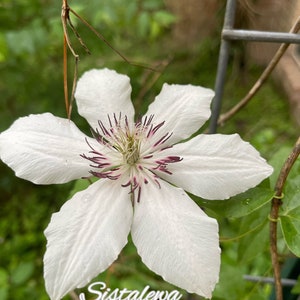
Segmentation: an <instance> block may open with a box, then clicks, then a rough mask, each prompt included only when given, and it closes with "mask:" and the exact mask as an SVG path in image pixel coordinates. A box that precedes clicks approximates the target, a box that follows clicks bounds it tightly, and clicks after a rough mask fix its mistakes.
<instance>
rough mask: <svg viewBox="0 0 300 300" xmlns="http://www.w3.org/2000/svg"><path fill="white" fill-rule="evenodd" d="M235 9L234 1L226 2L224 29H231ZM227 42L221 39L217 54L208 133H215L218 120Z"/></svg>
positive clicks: (226, 57)
mask: <svg viewBox="0 0 300 300" xmlns="http://www.w3.org/2000/svg"><path fill="white" fill-rule="evenodd" d="M235 9H236V0H228V1H227V4H226V11H225V19H224V28H226V29H229V30H230V29H232V28H233V25H234V17H235ZM229 43H230V42H229V41H227V40H225V39H222V40H221V48H220V53H219V61H218V69H217V76H216V82H215V93H216V94H215V97H214V99H213V103H212V114H211V118H210V124H209V133H215V132H216V131H217V126H218V118H219V115H220V111H221V105H222V96H223V90H224V82H225V76H226V70H227V64H228V57H229Z"/></svg>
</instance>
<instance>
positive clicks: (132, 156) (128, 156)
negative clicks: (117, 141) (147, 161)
mask: <svg viewBox="0 0 300 300" xmlns="http://www.w3.org/2000/svg"><path fill="white" fill-rule="evenodd" d="M125 149H126V150H125V152H124V153H123V157H124V160H125V162H126V163H127V164H129V165H131V166H132V165H134V164H136V163H137V162H138V160H139V158H140V149H139V142H138V141H137V140H135V138H134V137H133V136H129V137H128V140H127V145H126V147H125Z"/></svg>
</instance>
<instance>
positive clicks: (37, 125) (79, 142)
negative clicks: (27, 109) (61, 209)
mask: <svg viewBox="0 0 300 300" xmlns="http://www.w3.org/2000/svg"><path fill="white" fill-rule="evenodd" d="M85 138H87V137H86V136H85V135H84V134H83V133H82V132H81V131H80V130H79V129H78V128H77V127H76V125H75V124H74V123H73V122H72V121H69V120H67V119H63V118H58V117H55V116H53V115H52V114H50V113H45V114H40V115H30V116H28V117H23V118H20V119H18V120H16V121H15V122H14V123H13V125H12V126H11V127H10V128H9V129H7V130H6V131H4V132H2V133H1V135H0V157H1V159H2V160H3V161H4V162H5V163H6V164H7V165H8V166H10V167H11V168H12V169H13V170H14V171H15V172H16V176H18V177H20V178H23V179H27V180H30V181H32V182H34V183H37V184H49V183H50V184H51V183H64V182H68V181H70V180H73V179H78V178H81V177H83V176H88V175H89V173H88V172H89V170H90V169H91V168H90V166H89V162H88V161H87V160H85V159H83V158H82V157H80V154H83V153H86V152H88V151H89V150H90V148H89V146H88V145H87V143H86V141H85ZM90 140H91V139H90ZM91 143H92V141H91Z"/></svg>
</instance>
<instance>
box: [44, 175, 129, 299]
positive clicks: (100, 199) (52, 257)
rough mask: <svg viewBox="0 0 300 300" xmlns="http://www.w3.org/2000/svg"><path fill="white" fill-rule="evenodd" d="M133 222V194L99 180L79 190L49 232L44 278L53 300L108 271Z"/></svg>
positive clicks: (48, 228) (56, 216) (115, 184)
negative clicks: (130, 195) (131, 199)
mask: <svg viewBox="0 0 300 300" xmlns="http://www.w3.org/2000/svg"><path fill="white" fill-rule="evenodd" d="M131 222H132V205H131V201H130V197H129V196H128V190H126V189H125V188H122V187H120V185H118V183H117V182H113V181H111V180H99V181H97V182H96V183H93V184H92V185H91V186H89V188H87V189H86V190H84V191H82V192H78V193H77V194H75V195H74V197H73V198H72V199H71V200H69V201H67V202H66V203H65V204H64V205H63V206H62V208H61V210H60V211H59V212H58V213H55V214H53V215H52V218H51V222H50V224H49V225H48V227H47V229H46V230H45V235H46V237H47V241H48V243H47V251H46V253H45V257H44V277H45V282H46V289H47V292H48V294H49V296H50V298H51V300H59V299H61V298H62V297H63V296H64V295H65V294H66V293H68V292H69V291H71V290H73V289H74V288H76V287H78V288H79V287H83V286H85V285H86V284H87V283H88V282H89V281H90V280H91V279H92V278H94V277H95V276H96V275H98V274H99V273H100V272H102V271H104V270H105V269H106V268H108V267H109V266H110V265H111V264H112V263H113V262H114V261H115V260H116V259H117V257H118V255H119V253H120V251H121V250H122V248H123V247H124V246H125V245H126V243H127V236H128V234H129V231H130V226H131Z"/></svg>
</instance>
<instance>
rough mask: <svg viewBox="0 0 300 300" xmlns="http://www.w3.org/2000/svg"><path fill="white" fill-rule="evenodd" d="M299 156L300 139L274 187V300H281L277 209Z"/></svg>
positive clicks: (271, 237)
mask: <svg viewBox="0 0 300 300" xmlns="http://www.w3.org/2000/svg"><path fill="white" fill-rule="evenodd" d="M299 154H300V137H299V138H298V140H297V142H296V144H295V146H294V148H293V150H292V152H291V153H290V155H289V156H288V158H287V160H286V161H285V163H284V165H283V167H282V169H281V171H280V174H279V176H278V179H277V182H276V185H275V195H274V197H273V199H272V205H271V212H270V251H271V259H272V266H273V272H274V281H275V291H276V299H277V300H283V295H282V286H281V278H280V264H279V260H278V250H277V222H278V217H279V208H280V206H281V204H282V201H281V199H282V197H283V192H282V191H283V187H284V184H285V182H286V179H287V177H288V174H289V172H290V170H291V168H292V166H293V165H294V163H295V161H296V159H297V158H298V156H299Z"/></svg>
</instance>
